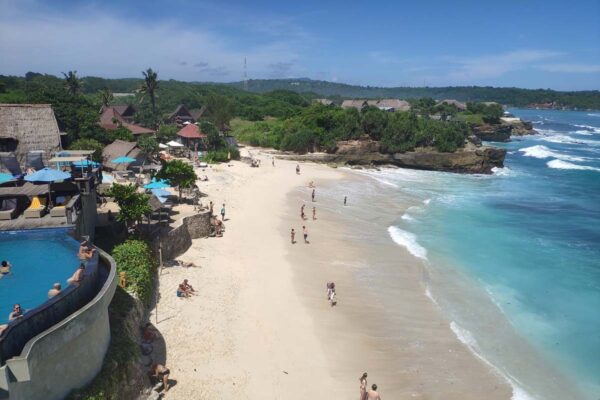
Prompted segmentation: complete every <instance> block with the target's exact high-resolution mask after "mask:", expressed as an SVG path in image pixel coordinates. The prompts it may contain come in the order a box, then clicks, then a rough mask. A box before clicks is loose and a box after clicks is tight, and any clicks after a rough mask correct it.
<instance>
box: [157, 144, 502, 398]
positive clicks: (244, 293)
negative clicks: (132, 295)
mask: <svg viewBox="0 0 600 400" xmlns="http://www.w3.org/2000/svg"><path fill="white" fill-rule="evenodd" d="M251 151H252V152H253V153H254V154H255V155H256V156H257V157H258V158H261V159H262V166H261V167H260V168H250V167H249V166H248V165H246V164H244V163H241V162H232V163H231V164H230V166H227V165H225V164H221V165H218V166H214V167H213V168H208V169H206V171H205V172H199V173H200V174H201V175H204V174H206V175H207V176H208V177H209V179H210V180H209V182H202V183H201V184H200V187H201V188H202V191H203V192H204V193H207V194H208V197H204V198H203V199H202V201H203V203H204V204H207V203H208V201H210V200H212V201H213V202H214V204H215V213H218V212H219V210H220V208H221V204H222V203H225V204H226V210H227V213H226V221H225V226H226V232H225V234H224V236H223V237H222V238H207V239H196V240H194V241H193V246H192V247H191V248H190V249H189V250H188V251H187V252H186V253H185V254H184V255H182V256H180V257H179V259H180V260H183V261H191V262H194V263H195V264H196V265H198V266H199V267H197V268H181V267H170V268H165V269H164V270H163V272H162V274H161V276H160V288H159V290H160V295H161V299H160V302H159V304H158V307H157V309H155V310H153V311H152V315H151V321H152V322H153V323H155V321H156V316H157V315H156V313H157V312H158V318H157V319H158V323H157V324H156V327H157V328H158V330H159V331H160V333H161V334H162V335H163V337H164V339H165V342H166V349H167V358H166V365H167V366H168V367H169V368H170V370H171V378H172V379H173V380H175V381H176V384H175V385H174V386H173V387H172V388H171V390H169V392H168V393H167V394H166V398H171V399H209V398H210V399H215V398H216V399H264V398H266V399H306V398H314V397H321V396H323V397H325V398H333V399H352V398H358V393H359V392H358V387H359V377H360V375H361V374H362V373H363V372H364V371H367V372H368V373H369V385H370V384H371V383H377V384H378V386H379V388H380V390H379V392H380V394H381V396H382V398H386V399H482V398H486V399H510V398H511V388H510V386H509V385H508V384H507V383H506V382H505V381H504V380H503V379H502V378H501V377H499V376H498V375H497V374H496V373H495V372H494V371H493V370H492V369H491V368H490V367H489V366H488V365H486V364H485V363H484V362H482V361H481V360H479V359H478V358H476V357H475V356H474V355H473V354H472V353H470V351H469V350H468V349H467V348H466V347H465V346H464V345H463V344H462V343H461V342H460V341H459V340H458V339H457V338H456V336H455V335H454V334H453V332H452V330H451V329H450V326H449V323H448V321H446V320H445V319H444V318H443V317H442V315H441V313H440V311H439V310H438V309H437V307H436V306H435V304H434V303H433V302H432V301H431V300H430V299H429V298H428V297H427V296H426V295H425V294H424V287H423V285H422V283H421V280H422V269H421V266H420V264H419V262H420V261H419V260H418V259H416V258H414V257H412V256H410V254H408V253H407V252H405V251H404V250H403V249H401V248H399V247H397V246H396V247H391V246H390V248H391V249H393V250H392V251H393V253H390V250H385V249H367V248H366V246H367V245H368V243H365V248H364V249H362V248H356V247H352V246H349V245H348V244H347V243H346V242H345V241H344V236H343V232H344V226H343V225H342V224H341V223H340V222H339V221H338V220H336V216H335V213H332V212H329V211H326V210H322V209H320V208H319V207H318V206H319V198H318V193H319V187H323V186H322V185H336V184H338V182H343V181H344V180H345V179H355V177H353V176H351V175H352V174H349V173H348V172H345V171H342V170H336V169H332V168H329V167H327V166H324V165H314V164H302V166H301V168H302V173H301V175H296V173H295V172H294V168H295V165H296V163H293V162H289V161H281V160H276V161H275V167H273V166H272V165H271V159H270V156H268V155H265V154H259V151H258V150H257V149H252V150H251ZM309 181H315V182H316V184H317V185H318V188H317V202H316V203H314V204H312V203H311V202H310V191H309V189H308V188H307V187H306V185H307V183H308V182H309ZM302 201H306V202H307V203H306V204H307V207H306V214H307V217H308V218H309V220H307V221H305V222H304V224H305V225H306V226H307V228H308V230H309V240H310V244H304V243H302V234H301V233H302V224H303V222H302V221H301V220H300V215H299V214H300V204H301V202H302ZM341 201H342V199H340V206H342V203H341ZM313 205H316V206H317V220H316V221H313V220H312V219H311V209H312V206H313ZM292 227H294V228H295V229H296V231H297V232H298V233H297V235H296V240H297V241H298V243H296V244H294V245H292V244H291V243H290V232H289V231H290V228H292ZM364 258H367V259H368V260H369V262H370V263H373V264H376V263H378V262H379V261H381V262H390V259H392V258H393V260H394V262H396V263H397V264H398V267H399V268H398V271H399V272H398V281H397V282H394V283H390V284H393V285H396V286H397V292H398V296H399V298H400V299H401V301H399V303H400V304H402V306H401V307H400V308H399V309H398V310H393V311H394V312H393V314H390V313H389V311H390V310H385V309H382V308H381V306H380V304H378V303H377V302H376V301H374V300H372V299H371V297H370V296H369V294H368V293H369V291H372V290H376V288H368V287H363V286H361V285H360V282H357V279H356V276H355V274H353V273H352V272H351V271H349V270H347V269H344V268H340V267H339V265H340V264H344V263H351V262H352V261H353V260H355V259H364ZM184 278H187V279H189V281H190V283H191V284H192V285H193V286H194V288H195V289H196V292H197V293H198V294H197V295H196V296H193V297H192V298H190V299H182V298H177V297H176V295H175V291H176V288H177V284H178V283H180V282H181V281H182V280H183V279H184ZM328 280H334V281H335V282H336V287H337V289H338V294H339V304H338V305H337V306H336V307H331V306H330V305H329V303H328V302H327V300H326V298H325V283H326V282H327V281H328ZM383 324H391V325H393V327H396V328H397V329H395V330H394V332H395V333H394V335H392V336H387V335H385V334H382V332H384V331H385V332H388V331H389V330H388V327H387V326H386V327H385V328H386V329H383V328H384V327H383Z"/></svg>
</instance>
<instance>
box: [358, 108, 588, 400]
mask: <svg viewBox="0 0 600 400" xmlns="http://www.w3.org/2000/svg"><path fill="white" fill-rule="evenodd" d="M509 111H510V112H512V113H513V114H514V115H515V116H518V117H521V118H523V119H524V120H529V121H532V122H533V124H534V128H535V129H536V130H538V131H539V132H540V134H539V135H535V136H525V137H513V138H512V141H511V142H510V143H501V144H498V143H494V144H493V145H495V146H500V147H503V148H506V150H507V151H508V154H507V157H506V160H505V168H504V169H501V170H497V171H495V173H494V174H493V175H489V176H483V175H479V176H478V175H459V174H450V173H439V172H427V171H408V170H382V171H380V172H374V173H368V174H369V175H371V176H372V177H375V178H376V179H377V180H379V181H381V182H384V183H388V184H389V185H390V186H392V187H395V188H396V189H394V190H396V193H397V195H398V196H399V197H400V196H401V197H402V198H405V199H406V198H409V199H410V200H411V201H412V202H413V204H417V205H416V206H413V207H410V208H409V209H408V210H407V211H406V213H404V214H403V215H401V216H398V218H397V220H396V221H395V222H394V223H393V225H392V226H390V227H389V229H388V233H389V234H390V236H391V237H392V239H393V240H394V241H395V242H396V243H397V244H399V245H401V246H404V247H406V248H407V249H408V250H409V251H410V252H411V253H412V254H413V255H415V256H417V257H419V258H421V259H423V260H425V262H426V263H427V264H429V265H430V266H431V268H433V269H434V270H435V269H436V268H437V271H440V273H442V274H445V276H456V275H457V274H461V275H462V276H463V277H466V278H468V280H470V281H471V282H473V283H475V285H476V286H478V287H479V288H480V289H481V292H482V293H483V294H484V295H485V296H486V297H487V298H488V299H489V300H491V302H490V304H494V305H495V306H496V307H497V309H498V310H499V313H500V314H499V315H503V316H504V317H503V319H505V320H507V321H508V323H507V325H508V326H510V328H511V330H514V332H515V337H516V338H518V339H519V340H521V339H522V341H523V342H526V343H527V345H530V346H531V348H532V349H533V351H534V352H535V353H536V354H537V355H539V358H540V360H541V361H539V360H538V363H537V364H536V363H535V362H533V361H531V360H525V359H524V358H534V357H533V356H531V355H530V354H529V353H527V354H526V353H525V352H523V353H521V354H511V351H513V353H514V352H516V351H517V350H516V349H520V348H521V347H519V346H521V344H519V345H517V344H516V343H520V342H519V341H518V340H517V339H514V338H513V339H511V340H512V341H511V342H503V338H502V337H493V336H494V333H493V323H494V322H493V321H492V322H491V324H492V329H490V323H489V322H488V323H487V325H486V327H487V328H485V329H487V330H488V333H487V334H483V333H482V332H481V330H482V329H484V325H483V324H479V325H478V323H479V322H480V321H481V320H483V319H485V316H486V314H487V315H490V314H489V313H488V312H485V311H480V313H479V314H478V313H477V312H473V310H474V309H475V308H477V307H476V304H474V303H475V302H478V303H479V301H476V300H473V299H472V298H471V297H469V296H470V295H469V294H467V293H466V291H465V292H464V293H463V292H462V289H456V287H455V288H454V289H453V290H447V289H446V290H445V291H444V289H443V287H442V286H440V285H438V287H437V288H436V287H435V285H432V288H431V293H428V294H429V295H431V296H432V297H433V298H434V299H436V300H437V301H438V302H439V303H440V304H443V308H446V309H447V310H450V314H451V316H450V318H451V319H452V321H453V324H454V321H456V324H455V325H453V326H452V328H453V330H455V332H456V334H457V336H459V338H460V339H461V340H463V341H464V342H465V343H467V344H469V345H473V346H475V347H476V348H477V349H476V350H478V352H479V353H480V354H481V356H482V357H483V358H485V359H486V360H489V361H490V362H491V363H492V364H494V365H496V366H497V367H498V368H499V369H500V370H502V372H503V373H504V374H505V375H506V376H508V377H509V378H510V379H511V381H512V382H513V383H516V385H515V386H517V387H520V388H521V389H523V388H524V389H523V393H520V395H519V393H517V394H515V396H514V397H515V398H550V397H552V395H551V394H543V393H542V392H539V391H538V389H540V388H541V387H543V386H545V383H544V382H543V379H544V376H546V377H547V379H549V380H550V379H555V378H554V376H552V377H550V375H549V373H547V372H544V371H542V370H541V369H540V371H537V377H536V371H532V370H533V369H536V368H538V367H536V366H535V365H543V366H548V367H549V368H552V369H556V370H557V371H558V374H559V375H564V377H565V379H566V381H567V382H568V383H567V385H570V384H573V385H574V387H576V388H577V390H579V391H580V392H581V393H582V396H581V397H583V398H585V399H588V398H589V399H599V398H600V112H575V111H549V110H548V111H546V110H522V109H512V110H509ZM448 271H454V272H455V273H449V272H448ZM428 290H430V289H429V288H428ZM501 325H502V324H501V323H500V322H498V327H499V328H498V331H499V332H500V330H501V329H500V326H501ZM478 330H479V332H478ZM502 332H504V331H502ZM498 335H499V336H500V334H498ZM486 341H487V343H486ZM519 351H520V350H519ZM494 352H495V353H496V354H495V355H493V354H491V353H494ZM488 353H489V354H488ZM536 357H537V356H536ZM520 358H521V359H520ZM530 361H531V362H530ZM503 364H504V365H503ZM535 380H537V382H534V381H535Z"/></svg>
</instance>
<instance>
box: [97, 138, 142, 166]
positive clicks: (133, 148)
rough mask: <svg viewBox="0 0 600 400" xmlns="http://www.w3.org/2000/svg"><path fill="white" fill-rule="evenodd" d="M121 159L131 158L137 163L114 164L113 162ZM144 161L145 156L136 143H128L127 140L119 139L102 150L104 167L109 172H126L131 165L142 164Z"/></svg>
mask: <svg viewBox="0 0 600 400" xmlns="http://www.w3.org/2000/svg"><path fill="white" fill-rule="evenodd" d="M119 157H130V158H134V159H135V160H136V161H134V162H131V163H119V164H115V163H113V162H112V160H115V159H117V158H119ZM142 161H143V155H142V154H141V150H140V148H139V147H138V146H137V143H135V142H126V141H125V140H120V139H117V140H115V141H114V142H112V143H111V144H109V145H108V146H106V147H105V148H104V150H102V166H103V167H104V168H106V169H108V170H113V171H125V170H127V169H128V168H129V167H130V166H131V165H136V164H142Z"/></svg>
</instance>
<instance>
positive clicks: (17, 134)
mask: <svg viewBox="0 0 600 400" xmlns="http://www.w3.org/2000/svg"><path fill="white" fill-rule="evenodd" d="M0 138H5V139H14V140H16V141H17V142H18V143H17V148H16V150H15V155H16V157H17V160H19V162H20V163H23V162H24V161H25V155H26V154H27V152H28V151H31V150H43V151H44V152H45V153H46V154H50V153H52V152H54V151H57V150H60V148H61V147H60V131H59V129H58V124H57V122H56V118H55V116H54V111H53V110H52V106H51V105H50V104H0Z"/></svg>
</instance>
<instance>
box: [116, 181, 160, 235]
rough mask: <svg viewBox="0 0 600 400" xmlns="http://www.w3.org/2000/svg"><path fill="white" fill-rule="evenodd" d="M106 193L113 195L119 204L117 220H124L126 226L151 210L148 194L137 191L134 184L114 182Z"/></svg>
mask: <svg viewBox="0 0 600 400" xmlns="http://www.w3.org/2000/svg"><path fill="white" fill-rule="evenodd" d="M107 195H108V196H110V197H113V198H114V199H115V202H116V203H117V204H118V205H119V214H118V215H117V220H118V221H121V222H124V223H125V224H126V225H127V226H128V227H129V226H131V223H132V222H135V221H137V222H139V221H141V219H142V217H144V216H145V215H148V214H150V213H151V212H152V207H150V204H149V203H148V201H149V200H150V196H148V195H147V194H145V193H138V192H137V187H136V186H135V185H119V184H118V183H114V184H113V185H112V186H111V188H110V189H109V190H108V191H107Z"/></svg>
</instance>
